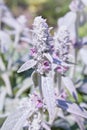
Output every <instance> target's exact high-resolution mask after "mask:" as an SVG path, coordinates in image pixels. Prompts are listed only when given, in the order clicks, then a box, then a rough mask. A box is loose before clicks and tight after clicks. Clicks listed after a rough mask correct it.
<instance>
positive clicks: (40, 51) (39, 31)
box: [31, 16, 52, 74]
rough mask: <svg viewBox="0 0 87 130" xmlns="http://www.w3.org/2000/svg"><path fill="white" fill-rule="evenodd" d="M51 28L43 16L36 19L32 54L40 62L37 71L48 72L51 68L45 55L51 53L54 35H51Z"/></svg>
mask: <svg viewBox="0 0 87 130" xmlns="http://www.w3.org/2000/svg"><path fill="white" fill-rule="evenodd" d="M49 32H50V29H49V28H48V25H47V23H46V20H45V19H43V18H42V17H41V16H38V17H36V18H35V19H34V23H33V33H32V45H33V48H31V56H32V57H33V59H34V60H36V61H37V62H38V64H37V67H36V68H37V71H38V72H39V73H41V74H44V73H47V72H49V71H50V70H51V63H50V61H49V60H48V59H47V57H46V56H45V55H44V54H45V53H46V54H47V53H49V51H50V49H51V44H52V37H51V36H50V33H49Z"/></svg>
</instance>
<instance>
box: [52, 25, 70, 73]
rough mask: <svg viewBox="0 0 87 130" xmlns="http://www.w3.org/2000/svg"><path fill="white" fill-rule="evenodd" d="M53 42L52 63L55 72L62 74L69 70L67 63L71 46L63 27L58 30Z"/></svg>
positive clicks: (67, 32)
mask: <svg viewBox="0 0 87 130" xmlns="http://www.w3.org/2000/svg"><path fill="white" fill-rule="evenodd" d="M54 42H55V45H54V52H53V59H54V63H56V64H57V67H56V70H57V71H58V72H60V73H62V72H65V71H66V70H68V68H69V65H68V64H67V62H68V60H69V54H70V46H71V40H70V33H69V31H68V29H67V28H66V27H65V26H62V27H60V28H59V30H58V32H57V33H56V34H55V36H54Z"/></svg>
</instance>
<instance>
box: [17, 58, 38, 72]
mask: <svg viewBox="0 0 87 130" xmlns="http://www.w3.org/2000/svg"><path fill="white" fill-rule="evenodd" d="M36 63H37V62H36V61H35V60H33V59H31V60H29V61H27V62H25V63H24V64H23V65H22V66H21V67H20V68H19V70H18V71H17V72H18V73H20V72H23V71H26V70H28V69H31V68H33V67H34V66H35V65H36Z"/></svg>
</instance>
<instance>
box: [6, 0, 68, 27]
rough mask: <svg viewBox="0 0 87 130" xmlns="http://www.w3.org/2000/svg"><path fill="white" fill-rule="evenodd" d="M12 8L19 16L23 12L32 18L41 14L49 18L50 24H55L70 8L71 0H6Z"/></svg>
mask: <svg viewBox="0 0 87 130" xmlns="http://www.w3.org/2000/svg"><path fill="white" fill-rule="evenodd" d="M5 1H6V4H7V5H8V7H10V9H12V11H13V14H14V15H15V16H18V15H19V14H21V13H25V14H26V13H27V15H30V16H31V17H30V18H31V19H30V23H32V18H33V17H35V16H37V15H41V16H43V17H44V18H46V19H47V20H48V24H49V26H55V25H56V22H57V19H58V18H59V17H62V16H63V15H64V14H65V13H66V12H67V11H68V10H69V8H68V5H69V3H70V0H5Z"/></svg>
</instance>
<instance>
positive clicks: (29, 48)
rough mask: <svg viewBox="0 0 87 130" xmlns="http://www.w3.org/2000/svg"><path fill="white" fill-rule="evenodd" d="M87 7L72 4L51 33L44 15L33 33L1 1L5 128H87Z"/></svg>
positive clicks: (77, 0) (0, 86)
mask: <svg viewBox="0 0 87 130" xmlns="http://www.w3.org/2000/svg"><path fill="white" fill-rule="evenodd" d="M86 6H87V1H86V0H72V2H71V3H70V5H69V8H70V11H69V12H68V13H67V14H65V15H64V16H63V17H61V18H60V19H58V22H57V24H58V27H57V28H56V29H55V31H54V34H53V35H52V34H51V30H52V29H53V28H52V27H49V26H48V24H47V21H46V19H44V18H43V17H42V16H37V17H35V18H34V22H33V23H32V29H30V28H29V27H28V25H27V22H28V19H27V18H26V17H25V16H24V15H21V16H19V17H18V18H14V17H13V15H12V13H11V12H10V11H9V9H8V8H7V6H6V5H5V4H4V2H3V1H1V2H0V12H1V13H0V125H2V122H3V120H5V121H4V123H3V125H2V126H1V130H44V129H45V130H51V129H52V130H56V129H64V130H71V129H78V127H79V128H80V129H81V130H85V129H87V126H86V123H87V111H86V109H87V105H86V99H87V98H86V94H87V60H86V59H87V50H86V48H87V37H86V36H84V37H82V36H80V33H79V31H80V29H81V27H83V26H85V25H86V22H87V16H86V14H87V11H86V8H87V7H86ZM5 118H6V119H5ZM76 123H77V124H78V126H77V125H76Z"/></svg>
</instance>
